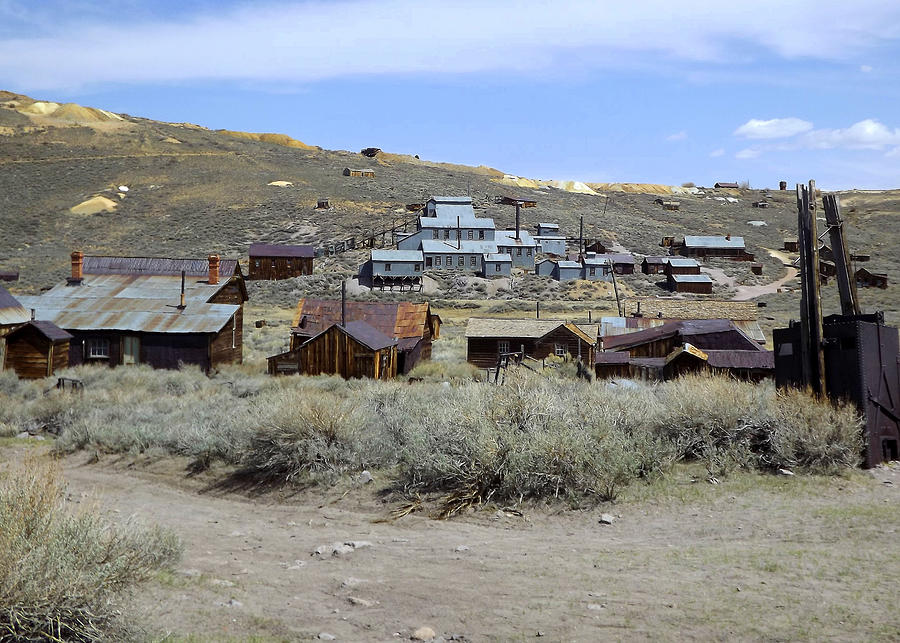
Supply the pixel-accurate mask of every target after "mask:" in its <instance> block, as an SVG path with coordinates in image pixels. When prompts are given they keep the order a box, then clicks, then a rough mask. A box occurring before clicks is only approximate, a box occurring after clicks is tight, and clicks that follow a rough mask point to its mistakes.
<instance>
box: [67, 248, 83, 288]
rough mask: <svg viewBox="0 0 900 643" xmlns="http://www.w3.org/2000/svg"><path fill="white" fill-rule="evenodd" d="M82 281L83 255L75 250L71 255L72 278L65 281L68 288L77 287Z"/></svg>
mask: <svg viewBox="0 0 900 643" xmlns="http://www.w3.org/2000/svg"><path fill="white" fill-rule="evenodd" d="M83 280H84V253H83V252H81V251H80V250H76V251H75V252H73V253H72V276H71V277H69V278H68V279H66V283H68V285H70V286H79V285H81V282H82V281H83Z"/></svg>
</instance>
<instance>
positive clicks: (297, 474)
mask: <svg viewBox="0 0 900 643" xmlns="http://www.w3.org/2000/svg"><path fill="white" fill-rule="evenodd" d="M451 367H452V368H451ZM564 370H565V369H564V368H560V369H558V371H564ZM71 374H72V375H73V376H75V377H78V378H79V379H81V380H83V381H84V384H85V390H84V393H82V394H72V393H59V392H56V391H55V390H54V391H53V392H51V393H49V394H44V393H43V390H42V386H43V385H42V383H40V382H36V383H26V382H20V381H17V380H15V379H14V378H12V377H11V376H10V375H8V374H5V375H3V376H2V379H0V430H2V431H4V432H5V433H6V434H7V435H10V434H14V433H17V432H18V431H21V430H31V431H36V430H45V431H49V432H52V433H55V434H57V435H58V439H57V441H56V449H57V450H58V451H59V452H72V451H75V450H81V449H84V450H90V451H92V452H96V453H98V454H102V453H131V454H138V453H142V454H150V455H178V456H185V457H188V458H190V459H191V460H192V461H193V465H192V466H193V468H194V469H195V470H202V469H205V468H207V467H208V466H209V465H210V464H213V463H216V462H220V463H224V464H226V465H230V466H231V467H233V468H234V469H235V470H236V471H237V472H238V473H239V474H240V475H242V476H245V477H246V478H247V479H250V480H253V481H256V482H259V483H277V484H283V483H303V484H307V483H326V484H327V483H333V482H334V481H336V480H337V479H338V478H339V477H340V476H342V475H345V474H350V473H356V472H360V471H362V470H365V469H369V470H375V469H383V470H388V469H389V470H391V471H392V472H393V473H392V475H394V476H396V486H397V488H398V489H400V490H403V491H404V492H407V493H416V492H438V493H440V494H442V495H443V497H444V502H445V504H446V506H445V513H447V514H451V513H453V512H454V511H456V510H458V509H460V508H462V507H465V506H467V505H470V504H480V503H482V502H484V501H487V500H489V499H495V500H498V501H501V500H502V501H504V502H512V501H519V500H522V499H525V498H538V499H544V498H551V497H552V498H558V497H566V498H571V499H584V500H596V501H602V500H613V499H615V498H616V496H617V495H618V493H619V492H620V491H621V489H622V488H624V487H626V486H628V485H629V484H632V483H634V482H635V481H638V480H648V479H652V478H654V477H656V476H664V475H665V474H666V473H667V471H668V470H669V469H670V468H671V466H672V464H673V463H675V462H678V461H682V460H689V461H697V462H700V463H702V464H703V465H704V466H705V467H706V470H707V473H708V475H709V476H710V477H722V476H726V475H728V473H729V472H731V471H733V470H736V469H743V470H756V471H765V472H771V471H775V470H777V469H780V468H788V469H791V470H796V471H803V472H816V473H822V472H826V473H828V472H834V471H839V470H841V469H846V468H848V467H854V466H856V465H857V464H858V460H859V453H860V449H861V442H860V439H861V438H860V427H859V423H858V420H857V418H856V415H855V413H854V412H853V410H852V409H850V408H844V407H837V408H836V407H833V406H831V405H828V404H821V403H818V402H815V401H814V400H812V399H811V398H809V397H807V396H805V395H804V394H801V393H780V392H776V391H775V390H774V388H773V387H772V386H771V385H770V384H759V385H756V384H747V383H741V382H736V381H732V380H728V379H721V378H713V377H691V378H683V379H680V380H678V381H674V382H668V383H665V384H659V385H638V384H634V385H632V386H612V385H605V384H603V383H596V382H595V383H588V382H582V381H576V380H571V379H566V378H564V377H561V376H560V375H558V374H557V373H551V374H549V375H540V374H534V373H530V372H527V371H519V372H511V373H510V374H508V376H507V378H506V381H505V383H504V384H502V385H495V384H489V383H484V382H478V381H474V379H473V378H474V377H475V376H476V375H477V372H475V371H473V370H471V369H470V368H469V367H468V366H465V367H458V366H453V365H449V364H443V363H442V362H440V361H434V362H432V363H430V364H425V365H423V367H422V368H421V370H420V371H419V374H420V375H421V376H422V378H423V381H421V382H413V383H407V382H405V381H395V382H371V381H362V380H355V381H349V382H348V381H344V380H342V379H340V378H334V377H317V378H302V377H279V378H271V377H268V376H265V375H249V374H247V373H245V372H244V371H242V370H239V369H234V370H226V371H223V372H221V373H219V374H217V375H216V376H214V377H212V378H207V377H206V376H204V375H203V374H202V373H200V372H199V371H197V370H193V369H185V370H181V371H153V370H151V369H149V368H145V367H138V368H128V369H126V368H119V369H115V370H108V369H104V368H79V369H76V370H74V371H73V372H72V373H71ZM414 375H416V373H414ZM453 376H455V379H452V378H453ZM448 377H450V378H451V379H452V381H439V380H441V379H444V378H448Z"/></svg>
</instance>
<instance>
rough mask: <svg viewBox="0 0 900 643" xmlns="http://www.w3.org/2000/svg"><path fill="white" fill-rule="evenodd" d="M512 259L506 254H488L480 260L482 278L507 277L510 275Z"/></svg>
mask: <svg viewBox="0 0 900 643" xmlns="http://www.w3.org/2000/svg"><path fill="white" fill-rule="evenodd" d="M512 263H513V261H512V257H510V256H509V255H506V254H499V253H490V254H486V255H484V257H483V258H482V260H481V276H482V277H488V278H490V277H509V275H510V274H512Z"/></svg>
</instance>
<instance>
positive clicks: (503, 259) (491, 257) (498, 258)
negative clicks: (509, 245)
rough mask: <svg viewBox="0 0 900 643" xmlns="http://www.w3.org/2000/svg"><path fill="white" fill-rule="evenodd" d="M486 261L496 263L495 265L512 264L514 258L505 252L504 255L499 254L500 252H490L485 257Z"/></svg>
mask: <svg viewBox="0 0 900 643" xmlns="http://www.w3.org/2000/svg"><path fill="white" fill-rule="evenodd" d="M484 260H485V261H493V262H495V263H497V262H499V263H512V257H510V256H509V255H508V254H506V253H505V252H504V253H502V254H501V253H499V252H489V253H487V254H485V255H484Z"/></svg>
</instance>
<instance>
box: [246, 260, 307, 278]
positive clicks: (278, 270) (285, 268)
mask: <svg viewBox="0 0 900 643" xmlns="http://www.w3.org/2000/svg"><path fill="white" fill-rule="evenodd" d="M257 263H259V265H258V266H257ZM248 272H249V273H250V274H249V275H248V276H247V279H268V280H276V279H290V278H292V277H300V276H302V275H311V274H312V273H313V260H312V257H261V256H255V255H253V256H251V257H250V269H249V271H248Z"/></svg>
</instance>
